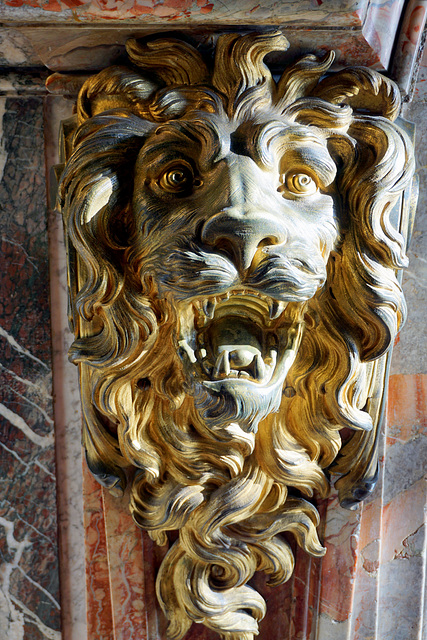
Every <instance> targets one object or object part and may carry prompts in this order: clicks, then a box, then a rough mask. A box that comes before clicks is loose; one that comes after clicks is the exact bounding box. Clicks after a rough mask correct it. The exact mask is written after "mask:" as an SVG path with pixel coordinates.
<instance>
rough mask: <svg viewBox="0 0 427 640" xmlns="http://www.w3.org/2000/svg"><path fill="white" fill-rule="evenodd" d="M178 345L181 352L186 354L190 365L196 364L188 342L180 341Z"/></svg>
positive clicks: (192, 350)
mask: <svg viewBox="0 0 427 640" xmlns="http://www.w3.org/2000/svg"><path fill="white" fill-rule="evenodd" d="M178 344H179V346H180V348H181V349H182V351H183V352H184V353H186V354H187V356H188V358H189V360H190V362H191V363H192V364H194V363H195V362H197V359H196V356H195V354H194V349H192V348H191V347H190V345H189V344H188V342H187V341H186V340H180V341H179V342H178Z"/></svg>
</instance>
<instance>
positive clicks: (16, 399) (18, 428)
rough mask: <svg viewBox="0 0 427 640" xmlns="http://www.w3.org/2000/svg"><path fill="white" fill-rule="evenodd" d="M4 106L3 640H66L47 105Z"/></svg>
mask: <svg viewBox="0 0 427 640" xmlns="http://www.w3.org/2000/svg"><path fill="white" fill-rule="evenodd" d="M0 107H1V119H0V121H1V122H2V126H3V135H2V149H1V154H0V176H1V182H0V203H1V213H0V236H1V254H0V274H1V278H0V366H1V371H0V376H1V381H0V420H1V432H0V478H1V482H0V554H1V555H0V637H2V638H5V639H6V638H7V640H44V639H48V640H60V638H61V633H60V606H59V573H58V539H57V518H56V486H55V451H54V436H53V415H52V390H51V350H50V313H49V287H48V282H49V273H48V249H47V232H46V196H45V172H44V141H43V103H42V100H40V99H35V98H29V99H24V100H21V99H5V98H3V99H1V101H0Z"/></svg>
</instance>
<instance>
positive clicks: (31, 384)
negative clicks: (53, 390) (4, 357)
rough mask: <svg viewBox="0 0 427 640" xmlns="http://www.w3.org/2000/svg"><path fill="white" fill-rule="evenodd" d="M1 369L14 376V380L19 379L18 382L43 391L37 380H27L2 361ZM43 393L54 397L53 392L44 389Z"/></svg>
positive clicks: (48, 396)
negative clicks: (48, 392)
mask: <svg viewBox="0 0 427 640" xmlns="http://www.w3.org/2000/svg"><path fill="white" fill-rule="evenodd" d="M0 369H3V370H4V371H5V372H6V373H7V374H8V375H10V376H12V378H14V380H17V382H21V383H22V384H25V385H26V386H27V387H32V388H33V389H35V390H36V391H37V392H38V393H41V390H40V388H39V385H38V384H37V383H36V382H33V381H32V380H26V379H25V378H21V376H18V374H17V373H15V372H14V371H12V369H8V368H7V367H5V366H4V364H2V363H1V362H0ZM43 395H45V396H46V397H47V398H51V397H52V395H51V394H47V393H46V392H45V391H43Z"/></svg>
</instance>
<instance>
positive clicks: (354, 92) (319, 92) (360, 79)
mask: <svg viewBox="0 0 427 640" xmlns="http://www.w3.org/2000/svg"><path fill="white" fill-rule="evenodd" d="M313 95H314V96H316V97H319V98H323V99H324V100H327V101H328V102H331V103H332V104H348V105H350V106H351V107H352V108H353V109H361V110H363V112H364V113H366V112H369V113H371V114H373V115H380V116H384V118H388V120H391V121H394V120H395V119H396V118H397V116H398V115H399V112H400V102H401V101H400V93H399V89H398V87H397V85H396V84H395V83H394V82H392V81H391V80H389V79H388V78H386V77H384V76H383V75H381V74H380V73H378V72H377V71H374V70H373V69H366V68H364V67H351V68H349V69H344V70H343V71H338V72H337V73H334V74H333V75H332V76H328V77H326V78H324V79H323V80H321V81H320V82H319V84H318V85H317V87H316V89H315V90H314V91H313Z"/></svg>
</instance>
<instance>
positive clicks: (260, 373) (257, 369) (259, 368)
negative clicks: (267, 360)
mask: <svg viewBox="0 0 427 640" xmlns="http://www.w3.org/2000/svg"><path fill="white" fill-rule="evenodd" d="M254 373H255V379H256V380H262V379H263V378H264V376H265V364H264V360H263V359H262V357H261V356H260V355H259V354H257V355H256V356H255V366H254Z"/></svg>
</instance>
